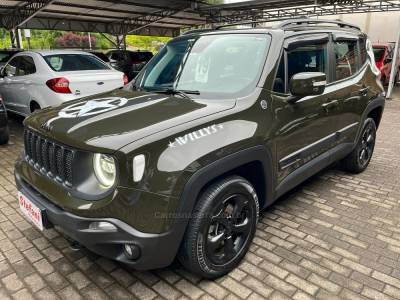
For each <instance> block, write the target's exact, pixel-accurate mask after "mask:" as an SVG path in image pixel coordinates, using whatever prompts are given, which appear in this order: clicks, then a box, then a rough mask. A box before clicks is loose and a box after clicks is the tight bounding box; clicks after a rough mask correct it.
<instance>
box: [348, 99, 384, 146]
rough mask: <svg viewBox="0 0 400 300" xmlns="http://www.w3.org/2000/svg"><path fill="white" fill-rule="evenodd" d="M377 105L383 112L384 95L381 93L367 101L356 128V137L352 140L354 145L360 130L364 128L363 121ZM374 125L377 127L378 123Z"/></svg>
mask: <svg viewBox="0 0 400 300" xmlns="http://www.w3.org/2000/svg"><path fill="white" fill-rule="evenodd" d="M378 107H381V108H382V113H383V110H384V108H385V97H384V96H383V95H379V96H377V97H376V98H375V99H373V100H372V101H371V102H369V103H368V105H367V107H366V108H365V110H364V112H363V114H362V116H361V122H360V126H359V128H358V132H357V138H356V140H355V142H354V147H355V146H356V145H357V141H358V140H359V138H360V135H361V132H362V130H363V128H364V125H365V121H366V120H367V117H368V115H369V113H370V112H371V111H373V110H374V109H375V108H378ZM376 127H377V128H378V124H376Z"/></svg>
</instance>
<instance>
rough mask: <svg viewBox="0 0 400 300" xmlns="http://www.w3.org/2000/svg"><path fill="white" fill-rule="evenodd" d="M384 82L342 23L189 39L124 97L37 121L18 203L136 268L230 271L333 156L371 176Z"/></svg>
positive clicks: (33, 216)
mask: <svg viewBox="0 0 400 300" xmlns="http://www.w3.org/2000/svg"><path fill="white" fill-rule="evenodd" d="M378 75H379V71H378V70H377V69H376V67H375V63H374V58H373V52H372V47H371V44H370V42H369V40H368V39H367V37H366V35H365V34H363V33H362V32H361V31H360V29H359V28H357V27H355V26H352V25H349V24H346V23H342V22H336V21H316V20H309V19H297V20H290V21H285V22H283V23H282V24H280V25H278V26H275V27H272V28H243V29H236V28H235V29H232V28H229V27H227V26H226V27H221V28H217V29H214V30H208V31H207V30H203V31H192V32H188V33H186V34H184V35H182V36H180V37H178V38H175V39H173V40H172V41H171V42H169V43H168V44H167V45H166V46H165V47H164V48H163V49H162V50H161V51H160V53H159V54H158V55H156V56H155V57H154V58H153V59H152V60H151V61H150V62H149V64H148V65H147V66H146V67H145V68H144V69H143V70H142V71H141V72H140V73H139V75H138V76H137V77H136V79H135V81H133V82H131V83H130V84H129V85H128V86H126V87H125V88H124V89H118V90H115V91H112V92H109V93H104V94H100V95H96V96H91V97H87V98H83V99H80V100H74V101H72V102H68V103H65V104H63V105H61V106H59V107H55V108H48V109H44V110H42V111H40V112H37V113H34V114H32V115H31V116H30V117H28V118H27V119H26V120H25V122H24V125H25V133H24V142H25V150H24V152H23V153H22V155H21V157H20V159H19V160H18V161H17V163H16V167H15V177H16V182H17V186H18V190H19V195H18V200H19V203H20V207H21V210H22V211H23V212H24V214H25V215H26V216H27V217H28V218H29V219H30V220H31V221H32V222H33V223H35V224H36V225H37V226H38V227H39V228H40V229H45V228H50V227H53V226H55V227H56V228H60V230H61V231H62V232H63V233H65V235H66V236H67V237H69V238H70V239H71V240H74V241H76V242H78V243H80V244H82V245H83V246H85V247H87V248H88V249H90V250H92V251H93V252H95V253H97V254H99V255H102V256H106V257H108V258H111V259H115V260H117V261H120V262H123V263H126V264H129V265H131V266H133V267H134V268H136V269H138V270H143V269H153V268H160V267H164V266H167V265H169V264H170V263H171V262H172V261H173V260H174V258H175V257H177V258H178V259H179V260H180V261H181V263H182V264H183V265H184V266H185V267H186V268H188V269H189V270H190V271H192V272H194V273H196V274H198V275H200V276H202V277H207V278H215V277H218V276H221V275H223V274H225V273H227V272H229V271H231V270H232V269H233V268H235V267H236V266H237V265H238V263H239V262H240V261H241V259H242V258H243V257H244V256H245V254H246V252H247V250H248V248H249V246H250V244H251V242H252V239H253V236H254V233H255V230H256V224H257V221H258V217H259V213H260V211H261V210H262V209H265V208H266V207H268V206H269V205H271V204H272V203H273V202H274V201H275V200H276V199H277V198H279V197H280V196H281V195H283V194H284V193H286V192H287V191H289V190H290V189H291V188H293V187H294V186H296V185H298V184H299V183H301V182H302V181H304V180H305V179H307V178H308V177H310V176H312V175H313V174H315V173H317V172H318V171H320V170H322V169H323V168H325V167H327V166H329V165H331V164H332V163H333V162H336V161H342V164H343V166H344V167H345V168H346V169H347V170H348V171H350V172H354V173H359V172H362V171H363V170H365V168H366V167H367V165H368V164H369V162H370V159H371V157H372V153H373V151H374V145H375V138H376V129H377V127H378V126H379V122H380V119H381V115H382V111H383V108H384V93H383V89H382V85H381V83H380V82H379V78H378Z"/></svg>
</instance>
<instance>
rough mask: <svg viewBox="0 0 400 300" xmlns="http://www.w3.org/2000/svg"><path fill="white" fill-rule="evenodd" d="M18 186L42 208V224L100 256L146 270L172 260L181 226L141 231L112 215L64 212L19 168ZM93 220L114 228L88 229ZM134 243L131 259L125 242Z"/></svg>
mask: <svg viewBox="0 0 400 300" xmlns="http://www.w3.org/2000/svg"><path fill="white" fill-rule="evenodd" d="M15 181H16V184H17V188H18V190H19V191H20V192H22V193H23V194H24V195H25V196H27V197H28V199H29V200H31V201H32V202H33V203H34V204H35V205H36V206H38V207H39V208H40V209H41V210H42V212H43V219H44V226H45V228H51V227H53V226H55V227H56V228H59V229H61V231H62V232H63V233H64V234H65V235H66V236H68V237H69V238H71V239H72V240H74V241H77V242H79V243H80V244H81V245H83V246H85V247H86V248H88V249H89V250H91V251H93V252H94V253H97V254H99V255H101V256H105V257H108V258H110V259H114V260H117V261H120V262H122V263H125V264H128V265H131V266H132V267H133V268H135V269H137V270H148V269H155V268H161V267H165V266H168V265H170V264H171V263H172V261H173V260H174V258H175V255H176V253H177V250H178V248H179V244H180V241H181V238H182V232H180V230H172V231H169V232H166V233H159V234H158V233H157V234H155V233H143V232H140V231H138V230H136V229H134V228H133V227H131V226H129V225H128V224H126V223H124V222H122V221H120V220H117V219H113V218H85V217H80V216H77V215H74V214H72V213H69V212H66V211H65V210H63V209H61V208H60V207H58V206H56V205H54V204H53V203H51V202H50V201H49V200H48V199H46V198H45V197H44V196H43V195H42V194H40V193H39V192H38V191H36V190H35V189H34V188H33V187H32V186H31V185H30V184H28V183H27V182H26V181H25V180H24V179H23V178H22V177H21V176H19V175H18V172H16V173H15ZM92 222H109V223H111V224H113V225H114V226H116V228H117V230H116V231H107V230H98V229H96V230H95V229H89V225H90V224H91V223H92ZM125 244H130V245H135V246H137V247H138V248H139V249H140V250H139V251H140V255H139V257H138V258H137V259H135V260H133V259H130V258H129V257H128V256H127V255H126V254H125V252H124V245H125Z"/></svg>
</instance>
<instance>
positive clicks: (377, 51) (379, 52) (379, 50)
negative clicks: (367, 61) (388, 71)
mask: <svg viewBox="0 0 400 300" xmlns="http://www.w3.org/2000/svg"><path fill="white" fill-rule="evenodd" d="M384 54H385V48H374V56H375V61H381V59H382V58H383V55H384Z"/></svg>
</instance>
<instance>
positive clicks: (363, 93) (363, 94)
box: [358, 87, 369, 96]
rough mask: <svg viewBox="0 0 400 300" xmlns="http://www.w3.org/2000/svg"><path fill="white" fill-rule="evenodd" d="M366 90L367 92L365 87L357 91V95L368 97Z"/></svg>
mask: <svg viewBox="0 0 400 300" xmlns="http://www.w3.org/2000/svg"><path fill="white" fill-rule="evenodd" d="M368 90H369V88H368V87H366V88H363V89H361V90H359V91H358V93H359V94H360V95H361V96H367V95H368Z"/></svg>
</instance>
